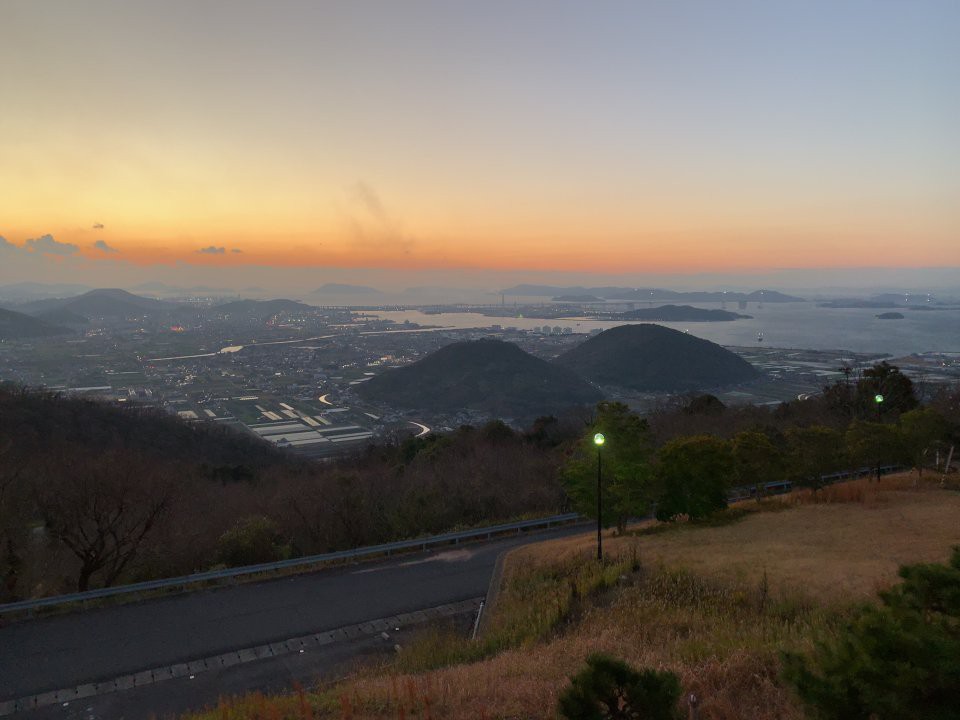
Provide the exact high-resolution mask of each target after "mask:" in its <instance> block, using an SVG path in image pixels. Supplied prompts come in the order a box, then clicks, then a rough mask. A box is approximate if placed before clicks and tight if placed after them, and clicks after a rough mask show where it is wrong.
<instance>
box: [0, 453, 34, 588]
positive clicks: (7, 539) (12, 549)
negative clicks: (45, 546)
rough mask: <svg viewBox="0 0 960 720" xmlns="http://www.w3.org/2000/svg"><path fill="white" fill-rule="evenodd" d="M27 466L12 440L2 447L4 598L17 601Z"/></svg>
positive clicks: (0, 569)
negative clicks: (14, 598) (15, 598)
mask: <svg viewBox="0 0 960 720" xmlns="http://www.w3.org/2000/svg"><path fill="white" fill-rule="evenodd" d="M25 470H26V462H25V460H24V458H23V457H22V456H21V454H18V453H16V452H15V448H14V445H13V441H12V440H7V441H6V442H3V443H2V444H0V598H6V597H16V594H17V582H18V579H19V574H20V567H21V565H22V564H23V560H22V558H21V554H20V553H21V544H22V541H23V536H24V535H25V533H26V525H27V517H26V513H27V509H26V508H27V502H26V494H27V493H26V491H25V488H24V485H25V478H26V471H25Z"/></svg>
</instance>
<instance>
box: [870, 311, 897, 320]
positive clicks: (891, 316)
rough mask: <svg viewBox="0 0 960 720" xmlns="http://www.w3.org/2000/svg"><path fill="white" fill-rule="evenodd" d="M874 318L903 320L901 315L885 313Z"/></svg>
mask: <svg viewBox="0 0 960 720" xmlns="http://www.w3.org/2000/svg"><path fill="white" fill-rule="evenodd" d="M875 317H877V318H879V319H880V320H903V313H898V312H885V313H880V314H879V315H876V316H875Z"/></svg>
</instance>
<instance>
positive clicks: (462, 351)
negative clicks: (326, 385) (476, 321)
mask: <svg viewBox="0 0 960 720" xmlns="http://www.w3.org/2000/svg"><path fill="white" fill-rule="evenodd" d="M356 392H357V394H359V395H360V396H361V397H363V398H365V399H367V400H373V401H376V402H378V403H383V404H385V405H389V406H391V407H394V408H398V409H417V410H427V411H433V412H442V413H454V412H457V411H460V410H476V411H479V412H484V413H488V414H490V415H495V416H499V417H507V418H523V417H533V416H537V415H545V414H549V413H551V412H557V411H559V410H562V409H564V408H568V407H572V406H576V405H587V404H593V403H594V402H597V401H598V400H600V399H601V398H602V395H601V394H600V392H599V391H598V390H597V389H596V388H594V387H593V386H591V385H590V384H589V383H587V382H585V381H584V380H583V379H582V378H580V377H578V376H577V375H576V374H575V373H574V372H572V371H570V370H568V369H566V368H562V367H558V366H556V365H553V364H551V363H548V362H546V361H544V360H541V359H540V358H537V357H534V356H533V355H530V354H529V353H526V352H524V351H523V350H521V349H520V348H519V347H517V346H516V345H514V344H513V343H508V342H503V341H500V340H475V341H472V342H458V343H453V344H452V345H447V346H446V347H443V348H441V349H440V350H437V351H436V352H434V353H431V354H430V355H428V356H427V357H425V358H423V359H422V360H419V361H417V362H415V363H413V364H411V365H407V366H406V367H401V368H394V369H390V370H386V371H384V372H383V373H381V374H380V375H377V376H376V377H374V378H372V379H371V380H369V381H368V382H365V383H364V384H363V385H358V386H357V388H356Z"/></svg>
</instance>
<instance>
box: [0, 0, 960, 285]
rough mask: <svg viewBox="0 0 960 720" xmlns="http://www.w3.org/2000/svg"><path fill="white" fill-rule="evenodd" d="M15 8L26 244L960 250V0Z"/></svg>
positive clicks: (8, 33) (605, 257)
mask: <svg viewBox="0 0 960 720" xmlns="http://www.w3.org/2000/svg"><path fill="white" fill-rule="evenodd" d="M0 26H2V27H3V28H4V31H3V37H2V42H0V64H2V66H3V67H4V68H5V71H4V72H3V73H2V74H0V97H3V98H4V99H5V102H4V108H3V110H2V112H0V235H3V236H4V237H5V238H6V239H7V241H8V245H9V246H10V248H12V249H10V248H8V249H7V250H0V252H4V253H6V255H5V257H8V262H6V263H5V265H6V266H7V267H8V268H13V267H15V265H16V262H17V261H16V260H15V259H10V258H19V259H20V260H24V261H25V259H26V256H27V255H30V256H31V258H29V259H30V260H31V263H32V265H31V266H34V265H37V262H38V261H37V258H38V257H41V256H42V258H44V259H48V260H51V263H52V264H51V265H50V267H51V273H53V270H55V269H56V268H57V267H60V268H61V269H62V267H64V266H68V265H70V263H81V261H82V264H83V266H84V267H85V268H88V269H89V272H94V271H95V270H96V268H97V267H103V268H107V267H111V268H117V267H124V266H125V265H130V266H134V265H136V266H138V267H145V266H146V267H153V266H171V265H172V264H175V263H179V264H188V265H192V266H197V267H199V268H209V269H210V270H211V271H212V270H214V269H216V268H223V267H231V268H233V267H236V268H242V267H249V268H251V269H253V268H256V267H264V266H273V267H304V266H313V267H327V268H366V267H378V268H386V269H399V270H409V271H414V270H431V269H432V270H437V271H444V270H452V269H469V270H473V271H498V272H511V273H512V272H515V271H530V272H553V271H556V272H565V273H573V272H580V271H583V272H591V273H600V274H602V273H635V274H642V273H671V274H678V273H697V272H700V273H702V272H711V273H717V272H760V271H764V270H767V269H771V268H815V267H821V266H825V267H847V266H871V267H873V266H875V267H884V268H891V267H900V266H910V267H922V266H926V267H956V266H958V265H960V241H958V240H960V239H958V230H960V209H958V208H960V203H958V202H957V199H958V198H960V170H958V168H960V142H958V139H957V128H958V127H960V90H958V89H960V42H958V37H960V3H958V2H955V1H953V0H951V1H946V0H944V1H941V2H936V1H932V0H915V1H911V2H907V1H905V0H901V1H898V2H891V1H885V0H874V1H872V2H858V1H849V2H777V1H771V0H767V1H765V2H761V1H756V2H736V1H731V2H707V1H705V0H704V1H700V2H689V1H688V2H591V3H586V2H576V3H574V2H558V1H552V2H533V1H528V2H491V1H485V2H471V3H467V2H452V1H448V2H399V1H393V2H370V1H366V2H365V1H363V0H354V1H352V2H336V3H335V2H326V3H323V2H251V1H249V0H233V1H231V2H226V1H221V2H213V1H208V2H196V3H195V2H180V1H176V2H173V1H171V2H83V3H78V2H68V1H66V0H50V1H46V2H38V1H36V0H30V1H27V2H20V1H18V0H12V1H11V0H8V1H6V2H3V3H2V4H0ZM96 225H103V227H95V226H96ZM45 234H50V235H52V237H53V239H55V241H56V242H58V243H63V244H69V245H72V246H75V248H76V249H75V250H74V251H70V252H66V251H64V252H59V251H58V252H52V253H44V252H42V251H41V250H40V249H38V247H37V246H36V245H32V246H28V244H27V241H28V240H30V239H36V238H38V237H41V236H43V235H45ZM98 241H103V242H104V243H106V244H107V247H108V248H110V250H114V251H116V252H111V251H110V250H104V249H103V247H102V246H99V247H98V246H97V245H96V243H97V242H98ZM208 247H214V248H221V247H222V248H224V252H222V253H218V252H208V253H203V252H198V251H199V250H201V249H202V248H208ZM30 248H33V249H30ZM234 251H236V252H234ZM24 267H25V266H24ZM8 272H9V270H8ZM110 272H115V271H114V270H111V271H110ZM6 279H9V278H6Z"/></svg>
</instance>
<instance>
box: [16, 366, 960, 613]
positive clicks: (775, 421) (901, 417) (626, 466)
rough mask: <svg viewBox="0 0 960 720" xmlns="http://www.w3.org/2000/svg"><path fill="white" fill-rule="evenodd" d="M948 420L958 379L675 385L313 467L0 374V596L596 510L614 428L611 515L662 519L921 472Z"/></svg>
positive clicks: (235, 435)
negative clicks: (860, 476) (885, 472)
mask: <svg viewBox="0 0 960 720" xmlns="http://www.w3.org/2000/svg"><path fill="white" fill-rule="evenodd" d="M881 392H882V393H883V394H884V402H883V403H882V406H881V407H880V409H879V410H878V408H877V403H876V401H875V399H874V398H875V395H876V394H879V393H881ZM958 428H960V388H952V389H944V390H941V391H940V392H939V393H937V394H936V395H935V396H934V397H933V398H932V399H930V400H929V402H927V403H926V404H923V405H920V404H919V403H918V401H917V399H916V397H915V391H914V388H913V385H912V384H911V382H910V380H909V379H908V378H906V377H905V376H904V375H902V374H901V373H900V372H899V370H897V369H896V368H895V367H892V366H889V365H886V364H880V365H877V366H875V367H874V368H871V369H869V370H867V371H865V372H864V373H863V374H862V376H859V377H858V376H853V375H852V374H851V375H848V376H847V377H845V378H844V379H843V380H842V381H841V382H838V383H835V384H834V385H832V386H830V387H828V388H825V390H824V392H823V394H822V395H820V396H818V397H816V398H812V399H808V400H804V401H794V402H790V403H784V404H782V405H780V406H778V407H776V408H773V409H770V408H761V407H754V406H740V407H730V408H727V407H724V406H723V404H722V403H720V401H718V400H717V399H716V398H714V397H712V396H709V395H707V396H703V395H700V396H682V397H675V398H673V399H671V400H669V401H665V402H664V403H663V404H662V405H661V406H660V407H658V408H657V409H656V410H655V411H653V412H651V413H649V414H648V415H647V416H645V417H644V418H639V417H637V416H636V415H634V414H632V413H630V412H629V410H628V409H627V408H626V407H625V406H622V405H618V404H616V403H602V404H601V405H599V406H598V407H597V408H596V409H595V410H594V411H593V412H592V413H584V414H581V415H569V416H564V417H560V418H557V417H543V418H540V419H539V420H537V421H536V422H535V423H533V424H532V425H531V426H530V427H529V428H527V429H526V430H523V431H517V430H514V429H511V428H510V427H508V426H507V425H505V424H503V423H501V422H497V421H494V422H490V423H488V424H486V425H484V426H482V427H477V428H473V427H463V428H460V429H458V430H456V431H454V432H452V433H447V434H442V435H436V434H435V435H430V436H427V437H425V438H406V439H402V440H398V441H397V442H393V443H385V444H379V445H371V446H369V447H368V448H366V449H365V450H364V451H363V452H360V453H357V454H355V455H353V456H350V457H344V458H341V459H339V460H337V461H335V462H326V463H314V462H307V461H304V460H302V459H299V458H298V457H296V456H294V455H291V454H288V453H286V452H282V451H278V450H276V449H274V448H272V447H271V446H269V445H267V444H266V443H263V442H261V441H259V440H257V439H255V438H252V437H250V436H248V435H246V434H242V433H240V432H237V431H233V430H230V429H227V428H223V427H221V426H214V425H208V424H194V425H187V424H185V423H183V422H181V421H180V420H179V419H177V418H174V417H171V416H169V415H167V414H165V413H163V412H161V411H159V410H155V409H150V408H143V407H137V406H134V405H111V404H106V403H100V402H94V401H90V400H84V399H78V398H73V397H67V396H63V395H58V394H53V393H48V392H42V391H34V390H29V389H25V388H20V387H14V386H2V387H0V533H2V534H0V581H2V584H0V601H8V600H11V599H17V598H25V597H35V596H42V595H50V594H57V593H61V592H69V591H74V590H77V589H85V588H92V587H100V586H105V585H112V584H117V583H124V582H132V581H137V580H143V579H149V578H156V577H166V576H173V575H182V574H188V573H191V572H197V571H201V570H205V569H210V568H213V567H217V566H224V565H228V566H233V565H244V564H249V563H254V562H262V561H269V560H273V559H280V558H284V557H292V556H297V555H305V554H314V553H321V552H326V551H330V550H336V549H342V548H347V547H353V546H358V545H364V544H370V543H377V542H385V541H389V540H394V539H400V538H408V537H414V536H418V535H423V534H429V533H436V532H441V531H444V530H448V529H452V528H455V527H461V526H469V525H478V524H487V523H492V522H496V521H498V520H504V519H507V518H513V517H519V516H524V515H535V514H550V513H554V512H558V511H563V510H567V509H570V508H576V509H583V510H584V511H589V509H590V507H591V502H592V501H591V497H595V496H591V494H590V493H591V492H595V491H592V490H590V488H592V487H593V486H594V484H593V482H587V483H584V482H580V481H578V476H581V477H580V480H582V477H591V478H595V475H594V473H595V467H596V466H595V465H593V464H592V463H594V462H595V450H593V449H592V448H591V447H590V446H589V444H588V442H587V440H585V438H588V437H592V433H593V432H594V431H595V430H603V431H604V432H606V433H608V435H609V438H610V441H609V442H608V444H607V445H606V446H605V448H604V453H605V458H606V459H605V461H604V471H605V473H604V474H605V477H604V481H605V485H606V486H607V489H605V491H604V492H605V493H606V492H610V493H611V496H610V497H611V502H610V503H609V507H608V511H609V512H610V515H609V516H608V517H605V520H606V522H608V523H609V524H611V525H613V524H621V523H622V522H623V521H624V519H625V518H626V517H628V516H630V515H632V514H635V513H637V512H642V511H646V510H648V509H650V507H651V505H652V504H653V503H657V512H658V515H659V516H662V517H664V518H665V519H669V518H674V517H678V516H690V517H694V516H696V515H698V514H703V513H704V512H708V511H710V510H711V509H712V508H713V507H715V506H716V505H717V504H723V503H725V494H726V490H727V489H728V488H729V486H730V485H734V484H753V483H757V484H759V483H761V482H762V481H768V480H776V479H782V478H789V479H792V480H794V481H795V482H799V483H805V484H808V485H811V486H814V487H815V486H816V485H817V484H818V482H819V478H820V476H821V475H822V474H826V473H829V472H834V471H837V470H842V469H847V468H852V467H859V466H863V465H867V466H870V465H872V464H873V463H875V462H877V461H882V462H884V463H898V464H905V465H907V464H909V465H913V466H923V465H924V464H926V465H928V466H929V465H931V464H932V463H933V458H934V456H935V453H936V451H937V449H938V448H942V449H944V450H946V449H947V448H949V447H950V445H951V444H953V443H956V442H957V439H958ZM944 454H945V453H944ZM691 469H693V470H691ZM707 479H708V480H709V482H706V483H705V484H704V483H702V482H701V481H703V480H707ZM698 483H699V484H698ZM678 498H679V499H678ZM691 502H693V503H694V504H693V505H690V503H691ZM684 503H687V505H684ZM606 514H607V513H606V512H605V516H606Z"/></svg>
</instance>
